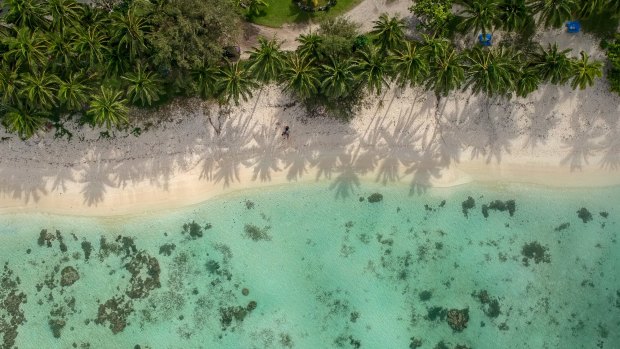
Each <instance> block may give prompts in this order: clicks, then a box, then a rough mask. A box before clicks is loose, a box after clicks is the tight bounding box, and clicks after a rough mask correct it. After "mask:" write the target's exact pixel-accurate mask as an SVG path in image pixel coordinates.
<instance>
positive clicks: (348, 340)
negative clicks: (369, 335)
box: [334, 334, 362, 349]
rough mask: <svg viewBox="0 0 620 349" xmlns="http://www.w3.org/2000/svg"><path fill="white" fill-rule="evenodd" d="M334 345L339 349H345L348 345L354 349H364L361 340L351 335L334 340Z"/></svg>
mask: <svg viewBox="0 0 620 349" xmlns="http://www.w3.org/2000/svg"><path fill="white" fill-rule="evenodd" d="M334 344H335V345H336V347H338V348H344V347H345V346H347V344H348V345H349V346H350V347H351V348H354V349H359V348H361V347H362V342H361V341H360V340H359V339H355V337H353V336H351V335H349V336H347V335H344V334H343V335H340V336H338V337H337V338H336V339H335V340H334Z"/></svg>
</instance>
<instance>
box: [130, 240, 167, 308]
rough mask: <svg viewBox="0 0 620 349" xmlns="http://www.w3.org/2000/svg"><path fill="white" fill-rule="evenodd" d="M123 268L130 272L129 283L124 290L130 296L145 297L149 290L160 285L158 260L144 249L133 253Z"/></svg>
mask: <svg viewBox="0 0 620 349" xmlns="http://www.w3.org/2000/svg"><path fill="white" fill-rule="evenodd" d="M125 269H127V270H128V271H129V272H130V273H131V279H130V284H131V285H130V288H129V289H128V290H127V292H126V293H127V296H129V297H130V298H145V297H146V296H148V294H149V292H150V291H151V290H154V289H156V288H159V287H161V283H160V282H159V274H160V272H161V270H160V268H159V262H158V261H157V259H156V258H155V257H151V256H150V255H149V254H148V253H146V251H141V252H139V253H138V254H137V255H135V256H134V257H133V258H132V260H131V262H129V263H127V264H126V265H125ZM143 276H146V277H143Z"/></svg>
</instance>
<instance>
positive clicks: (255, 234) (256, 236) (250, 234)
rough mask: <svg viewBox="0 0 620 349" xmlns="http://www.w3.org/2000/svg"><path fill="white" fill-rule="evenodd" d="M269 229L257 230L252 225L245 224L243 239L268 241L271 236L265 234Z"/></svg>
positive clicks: (256, 227)
mask: <svg viewBox="0 0 620 349" xmlns="http://www.w3.org/2000/svg"><path fill="white" fill-rule="evenodd" d="M269 229H271V227H268V226H267V227H264V228H262V229H261V228H259V227H258V226H256V225H254V224H246V225H245V227H244V229H243V230H244V232H245V237H247V238H249V239H252V240H254V241H260V240H264V241H270V240H271V236H270V235H269V234H268V233H267V232H268V231H269Z"/></svg>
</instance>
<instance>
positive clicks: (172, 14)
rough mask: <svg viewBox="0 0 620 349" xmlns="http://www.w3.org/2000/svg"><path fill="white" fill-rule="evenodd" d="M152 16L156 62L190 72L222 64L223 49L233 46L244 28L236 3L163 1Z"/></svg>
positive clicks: (220, 0)
mask: <svg viewBox="0 0 620 349" xmlns="http://www.w3.org/2000/svg"><path fill="white" fill-rule="evenodd" d="M159 6H160V8H157V9H154V10H153V13H152V14H151V21H152V27H153V32H151V33H147V34H146V35H145V38H146V40H147V41H148V42H150V43H151V44H152V46H153V50H152V51H153V62H154V63H155V64H156V65H159V66H164V67H168V68H169V69H176V68H180V69H183V70H186V71H191V70H193V69H198V68H200V67H201V66H202V65H204V64H205V62H207V63H215V62H218V61H219V60H220V59H221V57H222V54H223V48H224V47H226V46H232V45H234V43H235V39H236V38H237V36H238V34H239V30H240V28H241V25H240V18H239V14H238V12H237V11H238V7H237V6H235V4H234V3H233V1H232V0H217V1H203V0H175V1H163V2H161V5H159Z"/></svg>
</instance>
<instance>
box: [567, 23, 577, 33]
mask: <svg viewBox="0 0 620 349" xmlns="http://www.w3.org/2000/svg"><path fill="white" fill-rule="evenodd" d="M566 29H567V31H568V32H569V33H579V30H581V23H579V21H570V22H568V23H566Z"/></svg>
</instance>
